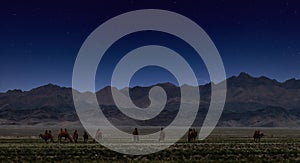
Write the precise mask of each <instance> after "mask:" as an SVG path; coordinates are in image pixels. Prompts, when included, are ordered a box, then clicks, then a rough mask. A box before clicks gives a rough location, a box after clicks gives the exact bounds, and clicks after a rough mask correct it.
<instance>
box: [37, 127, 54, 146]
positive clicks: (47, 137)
mask: <svg viewBox="0 0 300 163" xmlns="http://www.w3.org/2000/svg"><path fill="white" fill-rule="evenodd" d="M39 137H40V138H42V139H43V140H45V142H46V143H48V140H50V142H52V143H53V142H54V140H53V136H52V133H51V131H50V130H49V132H48V131H47V130H46V131H45V133H44V134H40V135H39Z"/></svg>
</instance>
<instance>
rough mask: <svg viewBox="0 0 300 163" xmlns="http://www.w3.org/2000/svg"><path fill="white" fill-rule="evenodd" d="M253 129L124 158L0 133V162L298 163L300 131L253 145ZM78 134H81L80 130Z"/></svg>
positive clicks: (277, 133)
mask: <svg viewBox="0 0 300 163" xmlns="http://www.w3.org/2000/svg"><path fill="white" fill-rule="evenodd" d="M254 130H255V129H254V128H216V129H215V130H214V131H213V133H212V134H211V135H210V136H209V137H208V138H206V139H205V140H202V141H196V142H192V143H188V142H187V141H186V137H183V138H182V139H181V140H179V141H178V142H177V143H176V144H174V145H172V146H171V147H169V148H167V149H165V150H163V151H160V152H157V153H154V154H150V155H144V156H142V155H141V156H132V155H124V154H120V153H117V152H114V151H111V150H109V149H107V148H105V147H104V146H102V145H100V144H98V143H93V142H92V140H91V139H89V142H87V143H83V140H82V139H81V136H80V139H79V143H77V144H74V143H67V142H63V143H58V142H57V138H56V137H55V142H54V143H48V144H47V143H45V142H44V141H43V140H42V139H40V138H39V137H38V136H37V135H38V133H41V132H43V129H34V128H14V129H9V128H2V129H0V135H1V137H0V162H17V161H22V162H141V161H143V162H145V161H147V162H198V161H199V162H299V161H300V129H287V128H260V130H261V131H262V132H264V134H265V135H266V136H265V137H263V138H262V139H261V141H259V142H255V141H253V138H252V135H253V132H254ZM80 131H81V130H80Z"/></svg>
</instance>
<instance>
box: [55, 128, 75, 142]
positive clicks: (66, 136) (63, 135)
mask: <svg viewBox="0 0 300 163" xmlns="http://www.w3.org/2000/svg"><path fill="white" fill-rule="evenodd" d="M62 137H64V138H65V140H67V139H68V140H69V142H71V143H72V142H73V141H72V138H71V136H70V134H69V133H68V130H67V129H66V128H65V131H63V129H62V128H61V129H60V132H59V134H58V142H59V143H60V142H61V138H62Z"/></svg>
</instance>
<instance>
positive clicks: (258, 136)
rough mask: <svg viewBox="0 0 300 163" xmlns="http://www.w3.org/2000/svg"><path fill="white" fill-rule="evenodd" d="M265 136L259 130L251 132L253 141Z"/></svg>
mask: <svg viewBox="0 0 300 163" xmlns="http://www.w3.org/2000/svg"><path fill="white" fill-rule="evenodd" d="M263 136H265V135H264V134H263V133H262V132H260V130H255V131H254V134H253V139H254V141H260V139H261V138H262V137H263Z"/></svg>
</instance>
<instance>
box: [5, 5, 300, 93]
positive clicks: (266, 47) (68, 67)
mask: <svg viewBox="0 0 300 163" xmlns="http://www.w3.org/2000/svg"><path fill="white" fill-rule="evenodd" d="M151 8H154V9H164V10H169V11H173V12H177V13H179V14H182V15H184V16H186V17H188V18H190V19H191V20H193V21H195V22H196V23H197V24H199V25H200V26H201V27H202V28H203V29H204V30H205V31H206V32H207V34H208V35H209V36H210V38H211V39H212V41H213V42H214V44H215V45H216V47H217V49H218V50H219V53H220V55H221V57H222V59H223V62H224V66H225V71H226V75H227V77H230V76H232V75H238V74H239V73H240V72H247V73H249V74H250V75H253V76H262V75H264V76H267V77H269V78H272V79H276V80H278V81H281V82H282V81H285V80H288V79H290V78H297V79H299V78H300V71H299V70H300V2H299V1H297V0H291V1H290V0H274V1H272V2H271V1H260V0H244V1H233V0H218V1H179V0H163V1H161V0H159V1H158V0H157V1H138V0H122V1H113V0H111V1H96V0H95V1H79V2H74V1H64V2H61V1H26V2H25V1H21V0H20V1H13V0H12V1H6V2H5V1H2V2H1V5H0V20H1V25H0V75H1V76H0V92H5V91H7V90H10V89H22V90H30V89H32V88H35V87H38V86H41V85H45V84H48V83H53V84H57V85H60V86H66V87H70V86H71V84H72V70H73V65H74V62H75V59H76V56H77V53H78V51H79V49H80V47H81V45H82V43H83V42H84V40H85V39H86V38H87V36H88V35H89V34H90V33H91V32H92V31H93V30H94V29H96V28H97V27H98V26H99V25H101V24H102V23H103V22H105V21H107V20H109V19H110V18H112V17H114V16H117V15H119V14H122V13H125V12H129V11H132V10H138V9H151ZM149 44H157V45H163V46H166V47H169V48H171V49H173V50H175V51H177V52H178V53H179V54H181V55H182V56H183V57H184V58H185V59H186V60H187V62H189V63H190V65H191V67H192V68H193V70H194V71H195V73H196V76H197V79H198V82H199V83H200V84H204V83H207V82H209V76H208V74H207V70H206V68H205V66H204V65H203V63H202V60H201V58H199V56H197V54H196V53H195V51H193V49H192V48H191V47H189V45H187V44H186V43H185V42H184V41H182V40H181V39H178V38H176V37H173V36H172V35H169V34H166V33H161V32H153V31H143V32H137V33H134V34H131V35H128V36H125V37H123V38H121V39H119V40H118V41H117V42H115V44H113V45H112V46H111V47H110V48H109V49H108V50H107V52H106V53H105V55H104V57H103V60H101V62H100V64H99V67H98V71H97V76H96V83H95V85H96V88H97V89H100V88H102V87H104V86H106V85H109V83H110V77H111V72H112V70H113V67H114V65H115V64H116V63H117V62H118V60H120V59H121V58H122V56H124V55H126V53H127V52H129V51H131V50H133V49H134V48H137V47H139V46H143V45H149ZM167 81H169V82H173V83H176V79H175V78H174V76H172V74H170V73H169V72H168V71H166V70H164V69H162V68H158V67H146V68H144V69H141V70H140V71H138V72H137V73H136V74H135V75H134V76H133V78H132V80H131V83H130V85H131V86H135V85H151V84H154V83H158V82H167Z"/></svg>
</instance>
